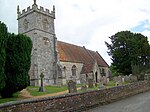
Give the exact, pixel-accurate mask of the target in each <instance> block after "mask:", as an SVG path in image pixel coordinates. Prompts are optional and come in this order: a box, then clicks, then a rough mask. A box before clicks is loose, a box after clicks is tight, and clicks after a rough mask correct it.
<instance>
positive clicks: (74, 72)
mask: <svg viewBox="0 0 150 112" xmlns="http://www.w3.org/2000/svg"><path fill="white" fill-rule="evenodd" d="M76 69H77V68H76V66H75V65H73V66H72V69H71V70H72V76H76Z"/></svg>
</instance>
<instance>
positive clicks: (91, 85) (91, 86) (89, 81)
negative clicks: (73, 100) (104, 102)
mask: <svg viewBox="0 0 150 112" xmlns="http://www.w3.org/2000/svg"><path fill="white" fill-rule="evenodd" d="M88 87H89V88H94V86H93V79H88Z"/></svg>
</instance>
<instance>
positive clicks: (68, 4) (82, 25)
mask: <svg viewBox="0 0 150 112" xmlns="http://www.w3.org/2000/svg"><path fill="white" fill-rule="evenodd" d="M32 4H33V0H0V21H3V22H4V23H5V24H7V27H8V29H9V32H14V33H17V29H18V27H17V20H16V18H17V5H19V6H20V10H23V9H26V8H27V7H28V6H32ZM37 4H38V5H39V6H43V7H45V8H47V9H52V6H53V5H55V8H56V20H55V31H56V36H57V38H58V40H61V41H64V42H69V43H72V44H76V45H79V46H85V47H86V48H87V49H90V50H94V51H98V52H99V53H100V54H101V55H102V57H103V58H104V59H105V60H106V62H108V64H110V63H111V60H110V57H109V56H108V55H107V47H106V46H105V43H104V42H105V41H107V42H109V41H110V40H109V38H108V37H110V36H112V35H114V34H115V33H117V32H118V31H124V30H130V31H132V32H137V33H142V34H143V35H145V36H147V37H148V39H149V41H150V0H37Z"/></svg>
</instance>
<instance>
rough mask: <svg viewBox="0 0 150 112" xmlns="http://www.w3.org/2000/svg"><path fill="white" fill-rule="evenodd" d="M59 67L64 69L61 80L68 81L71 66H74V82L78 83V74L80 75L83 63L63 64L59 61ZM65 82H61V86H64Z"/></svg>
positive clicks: (70, 74) (70, 75)
mask: <svg viewBox="0 0 150 112" xmlns="http://www.w3.org/2000/svg"><path fill="white" fill-rule="evenodd" d="M60 65H61V66H62V68H64V67H65V70H64V69H63V70H62V71H63V72H62V77H63V79H65V80H66V81H68V80H70V78H71V77H72V70H71V69H72V67H73V65H75V66H76V76H75V79H76V82H77V83H80V78H81V76H80V73H81V70H82V67H83V63H73V62H63V61H61V62H60ZM66 81H63V82H62V85H66V84H67V83H66Z"/></svg>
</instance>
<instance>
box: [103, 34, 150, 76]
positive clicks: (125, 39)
mask: <svg viewBox="0 0 150 112" xmlns="http://www.w3.org/2000/svg"><path fill="white" fill-rule="evenodd" d="M109 38H110V40H111V44H109V43H107V42H105V43H106V45H107V47H108V54H109V55H110V56H112V61H113V63H112V65H113V66H115V68H116V69H117V70H118V71H119V73H122V74H123V75H129V74H131V73H132V67H133V66H135V65H141V66H145V65H147V64H148V63H149V61H150V60H149V57H150V48H149V44H148V39H147V37H145V36H143V35H142V34H139V33H132V32H130V31H121V32H118V33H116V34H115V35H113V36H111V37H109Z"/></svg>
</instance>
